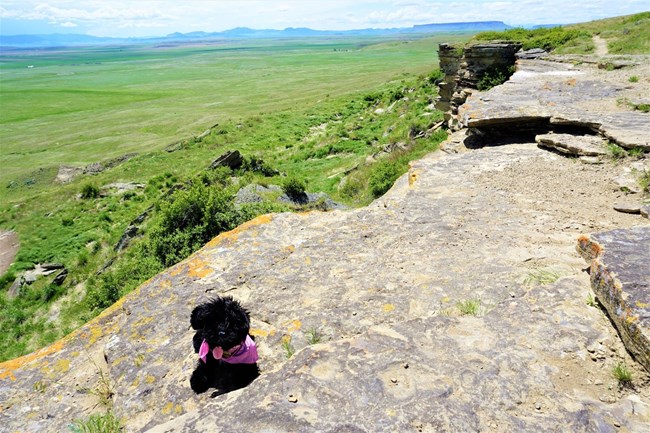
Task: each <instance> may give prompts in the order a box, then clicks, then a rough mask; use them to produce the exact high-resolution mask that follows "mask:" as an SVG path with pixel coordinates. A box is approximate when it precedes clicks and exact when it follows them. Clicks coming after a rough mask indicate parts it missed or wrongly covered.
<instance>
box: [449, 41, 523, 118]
mask: <svg viewBox="0 0 650 433" xmlns="http://www.w3.org/2000/svg"><path fill="white" fill-rule="evenodd" d="M519 48H521V45H520V44H516V43H499V42H494V43H486V44H476V45H470V46H466V47H464V48H461V47H457V46H454V45H450V44H440V45H439V47H438V57H439V59H440V70H442V71H443V72H444V74H445V78H444V81H443V82H442V83H440V91H439V96H438V100H437V101H436V109H438V110H440V111H444V112H445V120H446V121H447V126H448V127H449V128H450V129H458V128H459V127H461V125H460V123H459V121H458V120H459V119H458V107H459V106H461V105H462V104H463V103H464V102H465V100H466V99H467V97H468V96H469V95H471V94H472V92H473V91H475V90H476V89H477V84H478V83H479V81H480V80H481V78H483V76H484V75H485V74H486V73H487V72H488V71H491V70H503V69H507V68H509V67H512V66H514V64H515V53H516V52H517V51H518V50H519Z"/></svg>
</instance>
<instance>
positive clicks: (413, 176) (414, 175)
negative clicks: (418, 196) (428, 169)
mask: <svg viewBox="0 0 650 433" xmlns="http://www.w3.org/2000/svg"><path fill="white" fill-rule="evenodd" d="M419 176H420V170H416V169H413V170H411V171H410V172H409V186H413V184H414V183H415V182H417V181H418V178H419Z"/></svg>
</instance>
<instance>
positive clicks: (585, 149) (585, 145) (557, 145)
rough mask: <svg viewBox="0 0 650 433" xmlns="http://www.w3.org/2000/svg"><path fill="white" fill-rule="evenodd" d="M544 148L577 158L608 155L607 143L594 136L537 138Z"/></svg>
mask: <svg viewBox="0 0 650 433" xmlns="http://www.w3.org/2000/svg"><path fill="white" fill-rule="evenodd" d="M535 141H536V142H537V144H539V145H540V146H542V147H548V148H551V149H555V150H557V151H558V152H561V153H565V154H567V155H575V156H601V155H606V154H607V151H606V150H605V141H604V140H603V139H602V138H600V137H597V136H593V135H572V134H542V135H538V136H536V137H535Z"/></svg>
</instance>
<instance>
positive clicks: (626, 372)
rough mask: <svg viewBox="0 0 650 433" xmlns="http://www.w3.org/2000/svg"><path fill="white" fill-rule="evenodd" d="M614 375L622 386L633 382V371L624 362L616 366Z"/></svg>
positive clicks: (613, 371)
mask: <svg viewBox="0 0 650 433" xmlns="http://www.w3.org/2000/svg"><path fill="white" fill-rule="evenodd" d="M612 375H613V376H614V378H615V379H616V380H617V381H618V383H619V385H620V386H627V385H630V384H631V383H632V372H631V371H630V369H629V368H628V367H627V365H625V363H623V362H619V363H618V364H616V365H615V366H614V369H613V370H612Z"/></svg>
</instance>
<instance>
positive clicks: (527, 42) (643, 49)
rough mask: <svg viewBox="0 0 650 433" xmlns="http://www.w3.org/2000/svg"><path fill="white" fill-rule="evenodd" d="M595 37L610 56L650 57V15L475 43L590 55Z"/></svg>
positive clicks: (489, 36)
mask: <svg viewBox="0 0 650 433" xmlns="http://www.w3.org/2000/svg"><path fill="white" fill-rule="evenodd" d="M593 35H599V36H600V37H602V38H603V39H605V40H606V41H607V48H608V51H609V54H650V12H642V13H639V14H634V15H626V16H621V17H616V18H607V19H603V20H597V21H590V22H587V23H581V24H575V25H568V26H559V27H553V28H540V29H535V30H526V29H522V28H516V29H509V30H505V31H503V32H483V33H479V34H477V35H476V36H475V39H476V40H496V39H501V40H510V41H518V42H521V43H522V48H523V49H525V50H527V49H531V48H543V49H545V50H552V51H554V52H555V53H557V54H588V53H593V52H594V50H595V46H594V44H593V42H592V36H593Z"/></svg>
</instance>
